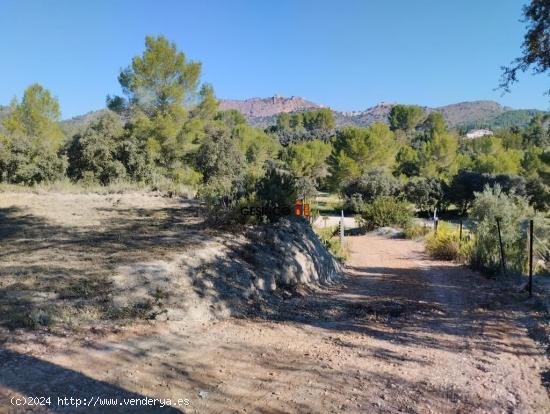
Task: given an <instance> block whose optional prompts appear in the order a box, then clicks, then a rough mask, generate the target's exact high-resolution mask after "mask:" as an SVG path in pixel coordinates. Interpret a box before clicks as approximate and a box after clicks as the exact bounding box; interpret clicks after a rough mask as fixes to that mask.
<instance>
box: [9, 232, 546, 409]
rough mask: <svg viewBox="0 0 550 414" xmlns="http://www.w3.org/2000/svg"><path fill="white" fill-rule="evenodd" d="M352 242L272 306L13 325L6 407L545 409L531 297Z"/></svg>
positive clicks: (401, 245) (407, 249)
mask: <svg viewBox="0 0 550 414" xmlns="http://www.w3.org/2000/svg"><path fill="white" fill-rule="evenodd" d="M349 240H350V249H351V257H350V262H349V263H348V267H347V269H346V275H345V277H344V278H343V279H342V281H341V283H338V284H332V285H329V286H325V287H324V288H323V289H318V290H317V291H315V292H311V291H301V290H300V289H298V290H295V293H294V294H292V295H290V294H289V295H288V296H284V297H283V299H284V300H281V301H278V302H277V303H276V304H275V305H276V306H271V307H270V308H269V312H266V311H265V309H258V310H257V312H255V313H251V314H248V315H241V316H240V317H238V318H228V319H224V320H213V321H206V322H205V321H202V322H201V321H191V320H180V321H172V320H168V321H150V322H147V323H141V324H133V325H130V326H125V327H122V328H114V327H112V326H102V325H101V324H98V325H97V326H92V327H90V328H88V329H86V330H83V331H81V332H80V333H79V334H78V335H76V334H71V335H68V336H63V335H57V336H55V335H52V334H50V333H47V332H43V331H39V332H28V331H23V332H20V333H19V334H17V335H13V334H12V335H11V336H10V337H7V338H4V342H3V345H2V347H1V348H0V349H1V350H0V372H1V373H2V375H1V376H0V401H1V407H2V408H0V412H26V411H23V410H15V411H14V410H13V407H11V406H9V404H8V403H7V401H9V398H11V397H13V396H39V395H49V396H61V397H62V396H73V397H75V398H82V399H86V398H92V397H96V396H103V397H111V398H114V397H117V398H137V399H139V398H144V397H151V398H170V399H171V400H172V401H176V400H177V399H188V402H189V405H188V406H185V407H182V406H170V407H164V408H162V409H161V408H159V407H155V408H151V407H139V408H136V407H132V408H129V407H126V406H116V407H108V408H106V407H100V408H99V407H89V408H86V409H80V411H79V410H75V409H74V407H73V408H70V407H69V408H68V407H57V409H58V412H86V413H87V412H98V413H99V412H102V413H103V412H133V413H136V412H164V411H166V412H189V413H221V412H224V413H225V412H229V413H233V412H235V413H237V412H239V413H243V412H249V413H304V412H308V413H342V412H350V413H397V412H404V413H545V412H550V399H549V396H548V393H547V390H546V389H545V387H544V382H545V381H548V378H549V374H548V372H549V368H550V365H549V363H548V358H547V356H546V354H545V349H544V347H543V346H541V345H540V344H539V343H537V342H536V341H535V340H534V339H533V337H537V335H535V333H536V332H537V327H539V328H540V326H541V325H540V324H543V323H544V322H545V319H544V318H545V314H544V312H543V311H542V310H541V309H540V308H538V307H537V303H536V302H535V301H532V300H528V299H527V298H526V296H525V295H524V294H520V293H517V292H514V291H513V290H510V289H509V288H506V287H505V286H504V285H503V284H501V283H499V282H498V281H495V280H489V279H487V278H485V277H483V276H482V275H479V274H477V273H474V272H471V271H469V270H467V269H465V268H463V267H461V266H459V265H455V264H452V263H448V262H440V261H434V260H430V259H429V258H427V257H426V256H425V255H424V253H423V248H422V245H421V244H419V243H418V242H413V241H406V240H399V239H389V238H386V237H384V236H381V235H364V236H357V237H350V238H349ZM273 270H276V269H275V267H273ZM539 331H540V329H539ZM539 339H540V337H539ZM27 408H29V407H27ZM28 411H30V412H50V409H47V408H45V407H34V408H31V409H29V410H28Z"/></svg>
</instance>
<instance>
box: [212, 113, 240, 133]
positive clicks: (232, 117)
mask: <svg viewBox="0 0 550 414" xmlns="http://www.w3.org/2000/svg"><path fill="white" fill-rule="evenodd" d="M214 120H216V121H221V122H222V123H224V124H225V126H227V128H229V129H233V128H235V127H236V126H237V125H244V124H246V118H245V117H244V115H243V114H241V113H240V112H239V111H237V110H236V109H228V110H227V111H220V112H218V113H217V114H216V116H215V117H214Z"/></svg>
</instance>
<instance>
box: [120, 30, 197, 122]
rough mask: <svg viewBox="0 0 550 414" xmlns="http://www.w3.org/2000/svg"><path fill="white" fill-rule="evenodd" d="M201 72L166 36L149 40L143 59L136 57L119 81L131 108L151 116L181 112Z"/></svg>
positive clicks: (149, 37) (152, 37) (149, 38)
mask: <svg viewBox="0 0 550 414" xmlns="http://www.w3.org/2000/svg"><path fill="white" fill-rule="evenodd" d="M200 72H201V65H200V63H197V62H188V61H187V60H186V58H185V55H184V53H183V52H179V51H178V50H177V47H176V45H175V44H174V43H170V42H169V41H168V40H167V39H166V38H165V37H164V36H157V37H154V36H147V37H146V38H145V51H144V52H143V55H142V56H135V57H134V58H133V59H132V63H131V65H130V66H128V67H127V68H126V69H124V70H123V71H122V72H121V73H120V75H119V77H118V79H119V82H120V85H121V86H122V90H123V92H124V93H125V95H126V96H127V97H128V100H129V103H130V105H132V106H135V107H137V108H139V110H141V111H143V112H145V113H146V114H148V115H150V116H152V115H157V114H169V113H171V114H174V113H177V112H180V111H181V108H182V106H183V103H184V100H185V99H186V98H189V97H191V95H192V94H193V93H194V91H195V90H196V88H197V85H198V80H199V76H200Z"/></svg>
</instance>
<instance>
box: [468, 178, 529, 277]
mask: <svg viewBox="0 0 550 414" xmlns="http://www.w3.org/2000/svg"><path fill="white" fill-rule="evenodd" d="M532 216H533V210H532V208H531V207H529V206H528V204H527V201H526V200H525V199H524V198H522V197H518V196H516V195H513V194H512V195H509V194H506V193H504V192H503V191H502V190H501V188H500V186H498V185H496V186H495V187H494V188H491V187H488V186H487V187H485V190H484V191H483V192H481V193H476V194H475V200H474V202H473V205H472V211H471V215H470V218H471V219H472V224H473V230H474V233H475V236H476V237H475V240H474V244H473V247H472V252H471V255H470V263H471V264H472V265H473V266H474V267H479V268H482V269H484V270H488V271H490V272H497V271H498V270H499V269H500V248H499V241H498V233H497V225H496V219H497V218H499V220H500V230H501V236H502V242H503V244H504V251H505V255H506V264H507V271H512V272H515V273H521V272H522V271H524V270H525V266H526V261H527V254H526V237H527V231H526V228H525V220H526V219H527V218H528V217H532Z"/></svg>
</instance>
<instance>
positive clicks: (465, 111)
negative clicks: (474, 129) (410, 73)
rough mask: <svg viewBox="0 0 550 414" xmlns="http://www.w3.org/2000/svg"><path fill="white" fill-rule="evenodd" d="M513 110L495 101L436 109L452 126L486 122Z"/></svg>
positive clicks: (467, 103)
mask: <svg viewBox="0 0 550 414" xmlns="http://www.w3.org/2000/svg"><path fill="white" fill-rule="evenodd" d="M511 109H512V108H507V107H505V106H502V105H500V104H499V103H497V102H494V101H472V102H460V103H456V104H452V105H446V106H440V107H438V108H434V110H436V111H438V112H441V113H442V114H443V116H444V117H445V119H446V120H447V123H448V124H449V125H450V126H458V125H463V124H470V123H476V122H480V121H485V120H488V119H490V118H492V117H496V116H498V115H501V114H503V113H504V112H506V111H510V110H511Z"/></svg>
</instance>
